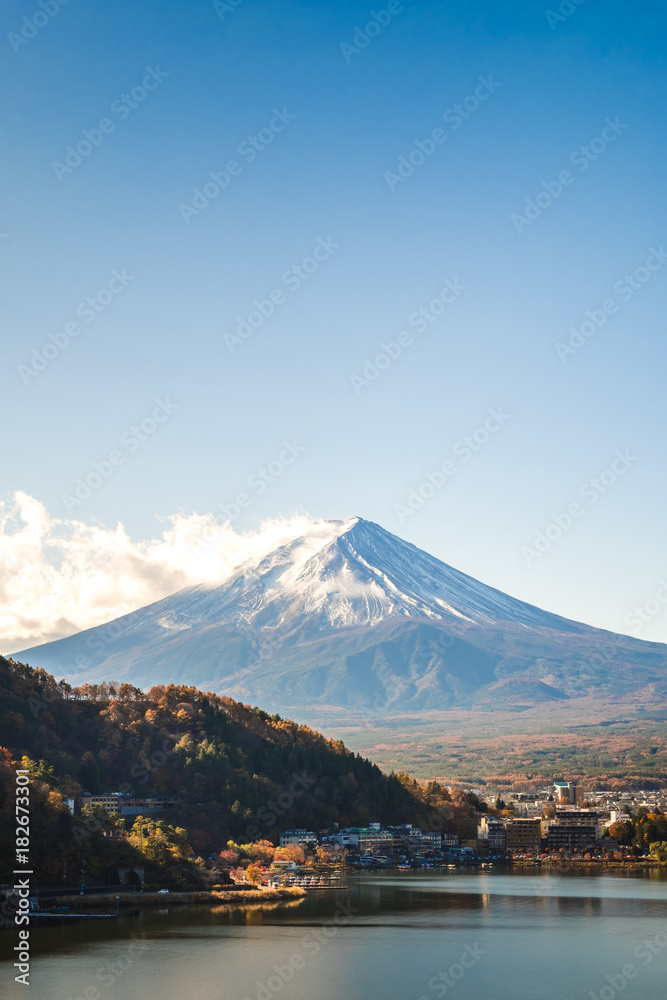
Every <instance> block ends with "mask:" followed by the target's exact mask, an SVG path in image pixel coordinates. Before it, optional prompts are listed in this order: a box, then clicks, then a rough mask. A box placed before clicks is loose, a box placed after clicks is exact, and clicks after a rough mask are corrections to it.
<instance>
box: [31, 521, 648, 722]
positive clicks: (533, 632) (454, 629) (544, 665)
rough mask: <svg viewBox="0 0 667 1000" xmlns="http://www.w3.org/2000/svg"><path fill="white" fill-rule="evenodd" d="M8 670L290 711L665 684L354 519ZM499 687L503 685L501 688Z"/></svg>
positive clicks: (563, 625)
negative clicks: (218, 696)
mask: <svg viewBox="0 0 667 1000" xmlns="http://www.w3.org/2000/svg"><path fill="white" fill-rule="evenodd" d="M15 657H16V659H19V660H24V661H27V662H30V664H31V665H32V666H43V667H45V668H46V669H48V670H50V671H52V672H53V673H55V674H57V675H58V676H59V677H60V676H63V674H64V675H66V676H67V677H68V679H70V680H72V681H74V682H76V683H80V682H81V681H82V680H89V681H93V680H95V681H99V680H102V679H107V680H108V679H112V678H113V679H119V680H128V681H131V682H132V683H135V684H138V685H139V686H141V687H150V685H151V684H155V683H169V682H174V683H188V684H195V685H197V686H199V687H204V688H206V689H209V690H211V689H212V690H217V691H223V692H225V693H229V694H232V695H234V696H235V697H241V698H243V699H244V700H255V701H256V702H257V703H260V704H262V706H263V707H265V708H267V709H273V710H279V711H285V710H288V711H289V712H290V713H291V714H298V712H299V710H300V708H302V707H304V706H307V705H313V704H322V705H324V704H328V705H343V706H350V707H354V706H357V707H358V706H360V705H367V704H368V703H369V702H371V701H373V700H377V699H378V698H381V699H384V701H385V703H391V704H392V705H393V706H395V707H396V708H397V709H399V708H400V709H402V710H404V711H416V710H419V709H421V708H424V707H440V708H442V707H451V706H452V705H455V704H459V705H463V704H465V705H473V704H475V703H476V702H479V703H486V702H488V701H489V700H490V699H492V700H494V702H495V703H497V702H498V700H499V699H500V698H501V697H504V695H503V691H505V690H507V691H510V688H511V690H513V691H515V692H516V691H517V690H519V689H520V690H521V691H524V692H529V691H538V689H539V692H540V699H541V700H543V698H544V695H545V692H547V693H548V692H549V691H551V692H552V695H553V697H554V698H562V697H573V696H578V695H581V694H583V693H591V692H593V693H595V692H597V691H604V692H606V693H607V694H610V693H623V692H628V691H632V690H637V689H639V688H642V687H644V688H646V687H647V685H649V684H650V685H653V686H654V690H658V689H659V688H660V689H661V686H662V687H664V686H665V683H666V682H667V648H666V647H664V646H661V645H659V644H657V643H644V642H641V641H640V640H635V639H631V638H628V637H627V636H616V635H614V634H613V633H610V632H604V631H602V630H599V629H594V628H591V627H589V626H587V625H583V624H580V623H577V622H572V621H568V620H567V619H564V618H561V617H559V616H557V615H552V614H550V613H548V612H546V611H542V610H540V609H539V608H536V607H533V606H532V605H530V604H526V603H524V602H523V601H519V600H516V599H515V598H512V597H508V596H507V595H505V594H503V593H501V592H500V591H497V590H494V589H493V588H491V587H487V586H485V585H484V584H482V583H479V582H478V581H477V580H474V579H472V578H471V577H469V576H466V575H465V574H464V573H461V572H459V571H458V570H455V569H453V568H452V567H450V566H448V565H446V564H445V563H443V562H441V561H440V560H438V559H435V558H434V557H433V556H430V555H429V554H428V553H426V552H423V551H422V550H420V549H418V548H416V547H415V546H414V545H411V544H409V543H408V542H405V541H403V540H402V539H400V538H398V537H396V536H395V535H392V534H390V533H389V532H387V531H385V530H384V529H382V528H381V527H379V526H378V525H376V524H373V523H371V522H369V521H364V520H363V519H361V518H352V519H350V520H347V521H319V522H315V523H313V525H312V527H311V528H310V529H309V530H308V531H307V532H306V533H305V534H304V535H302V536H301V537H299V538H296V539H293V540H291V541H289V542H287V543H285V544H283V545H281V546H279V547H278V548H276V549H274V550H273V551H271V552H269V553H266V554H264V555H263V556H259V557H256V558H253V559H251V560H249V561H248V562H246V563H244V564H243V565H242V566H241V567H240V568H239V569H238V570H237V571H236V573H235V574H234V575H233V576H232V577H231V578H230V579H228V580H226V581H225V583H223V584H221V585H219V586H210V585H206V586H197V587H189V588H187V589H185V590H182V591H179V592H178V593H176V594H173V595H172V596H170V597H167V598H164V599H163V600H161V601H158V602H156V603H154V604H152V605H149V606H148V607H145V608H141V609H139V610H138V611H135V612H132V613H131V614H129V615H125V616H123V617H122V618H119V619H117V620H116V621H114V622H111V623H109V624H107V625H102V626H99V627H98V628H93V629H88V630H87V631H85V632H80V633H77V634H76V635H74V636H70V637H68V638H66V639H60V640H57V641H56V642H51V643H47V644H45V645H43V646H38V647H34V648H33V649H30V650H24V651H22V652H21V653H16V654H15ZM508 678H513V679H514V681H515V682H516V683H515V684H514V686H513V687H512V686H508V685H501V686H500V687H497V685H498V682H501V681H505V680H507V679H508ZM537 681H539V682H540V684H541V685H542V686H541V687H540V686H539V685H536V683H535V682H537ZM519 682H520V683H519ZM494 685H496V687H494ZM517 685H518V686H517ZM656 685H657V686H656ZM388 691H390V692H391V695H388V694H387V692H388ZM489 692H491V693H489ZM508 697H509V695H508Z"/></svg>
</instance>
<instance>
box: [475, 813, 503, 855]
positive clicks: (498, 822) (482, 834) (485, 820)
mask: <svg viewBox="0 0 667 1000" xmlns="http://www.w3.org/2000/svg"><path fill="white" fill-rule="evenodd" d="M477 838H478V840H485V841H486V842H487V844H488V848H489V851H490V852H491V853H493V852H494V851H504V850H505V848H506V847H507V835H506V831H505V822H504V820H502V819H499V818H498V817H497V816H482V818H481V820H480V822H479V826H478V827H477Z"/></svg>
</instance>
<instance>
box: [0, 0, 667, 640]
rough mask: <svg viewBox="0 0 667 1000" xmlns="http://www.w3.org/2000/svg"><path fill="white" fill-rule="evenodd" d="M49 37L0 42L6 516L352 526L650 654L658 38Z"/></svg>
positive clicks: (129, 21)
mask: <svg viewBox="0 0 667 1000" xmlns="http://www.w3.org/2000/svg"><path fill="white" fill-rule="evenodd" d="M45 5H46V8H48V11H51V12H53V11H55V13H53V16H50V14H49V13H48V11H47V13H46V14H45V13H44V12H43V8H40V6H39V5H38V3H37V2H36V0H35V3H34V4H33V3H29V2H17V0H8V2H6V3H5V5H4V7H3V11H2V14H1V15H0V20H1V28H2V30H1V31H0V41H1V42H2V46H3V48H2V59H1V73H2V91H3V94H4V100H3V116H4V136H5V145H6V152H5V156H4V158H3V161H4V165H3V174H4V176H3V184H2V196H1V202H2V204H1V208H0V232H1V233H2V238H0V255H2V269H3V277H4V282H3V284H4V289H3V297H2V299H3V304H2V325H3V330H4V337H3V356H4V362H5V380H4V386H3V389H4V403H5V413H6V420H7V421H8V426H9V429H8V431H7V432H6V433H5V435H3V449H2V451H3V461H2V493H3V495H5V496H6V497H7V496H9V495H10V494H12V493H13V492H14V491H16V490H22V491H25V492H26V493H27V494H29V495H30V496H32V497H34V498H36V499H37V500H39V501H40V502H41V503H42V504H44V505H45V507H46V509H47V510H48V511H49V512H50V514H51V515H52V516H53V517H54V518H68V517H70V518H76V519H79V520H81V521H83V522H85V523H86V524H88V525H94V524H100V525H105V526H107V527H109V528H113V527H114V525H115V524H116V523H117V522H118V521H120V522H122V523H123V524H124V525H125V527H126V528H127V531H128V532H129V534H130V535H131V537H132V538H133V539H135V540H137V541H139V540H142V539H148V538H151V537H153V536H155V535H156V534H158V533H159V531H160V526H159V523H158V521H157V520H156V518H157V517H166V516H169V515H173V514H175V513H177V512H179V511H180V512H183V513H184V514H190V513H192V512H198V513H200V514H205V513H207V512H212V513H215V514H217V515H219V516H220V517H222V515H223V512H222V510H221V508H220V505H221V504H222V505H224V506H225V507H226V508H227V511H228V512H231V513H232V514H233V513H234V508H233V507H231V506H230V505H231V504H233V503H235V502H236V498H237V497H238V494H239V493H241V494H245V496H246V498H247V504H246V506H245V507H244V508H243V509H241V510H240V512H239V514H238V516H237V517H235V518H234V519H233V526H234V528H236V529H238V530H243V531H245V530H249V529H253V528H256V527H257V526H258V525H259V524H260V523H261V522H262V521H263V520H264V519H265V518H268V517H276V516H286V517H288V516H291V515H293V514H295V513H303V512H306V513H309V514H311V515H313V516H314V517H325V518H345V517H348V516H351V515H354V514H359V515H361V516H363V517H366V518H369V519H371V520H374V521H377V522H379V523H380V524H382V525H383V526H384V527H386V528H387V529H389V530H390V531H393V532H395V533H396V534H400V535H402V536H403V537H405V538H408V539H409V540H411V541H413V542H415V543H416V544H417V545H420V546H421V547H423V548H425V549H427V550H429V551H430V552H432V553H433V554H435V555H437V556H439V557H440V558H442V559H444V560H445V561H446V562H449V563H451V564H452V565H454V566H456V567H457V568H459V569H461V570H464V571H465V572H468V573H470V574H471V575H473V576H476V577H478V578H479V579H481V580H483V581H485V582H487V583H490V584H493V585H494V586H497V587H499V588H500V589H502V590H505V591H507V592H509V593H511V594H513V595H515V596H518V597H521V598H523V599H525V600H529V601H531V602H533V603H535V604H538V605H540V606H543V607H546V608H548V609H549V610H552V611H556V612H558V613H561V614H564V615H567V616H569V617H573V618H577V619H580V620H584V621H587V622H590V623H592V624H596V625H601V626H604V627H607V628H612V629H616V630H618V631H630V632H633V634H637V635H641V636H642V637H644V638H654V639H660V640H662V641H667V604H663V602H662V600H661V599H660V598H661V596H662V594H663V590H662V583H661V581H662V580H663V579H667V541H666V536H665V532H664V530H663V520H664V494H665V486H666V481H665V479H666V476H665V461H664V427H665V412H664V411H665V403H664V399H665V393H664V370H665V360H666V358H665V354H666V353H667V348H666V347H665V336H664V290H665V281H666V279H667V266H665V262H666V259H665V257H664V254H663V253H662V249H661V248H662V247H663V243H662V242H661V241H665V244H664V245H667V225H666V219H665V200H664V176H665V136H666V135H667V130H666V129H665V112H664V91H665V65H664V59H663V44H664V42H663V39H664V29H665V21H666V20H667V12H665V10H664V6H663V5H662V4H658V3H657V2H650V3H647V4H645V5H642V7H641V9H632V8H630V7H628V6H627V5H626V4H620V3H616V2H613V0H612V2H608V3H606V4H604V5H603V4H602V3H600V2H599V0H597V2H596V0H585V2H584V3H582V4H580V5H575V4H574V3H568V2H567V0H566V2H565V3H562V4H561V8H562V9H563V10H564V11H566V12H567V11H568V10H570V9H571V10H572V13H569V14H563V15H561V17H562V20H557V19H555V18H554V17H553V16H550V17H548V16H547V12H548V11H549V10H551V11H552V12H556V13H557V12H558V10H559V7H558V5H557V4H553V5H552V6H551V7H549V5H548V4H545V5H542V4H537V3H532V4H531V3H508V4H502V5H498V4H496V3H492V2H490V0H488V2H482V3H478V4H475V5H474V7H472V8H471V7H470V5H469V4H466V3H463V2H458V3H437V2H433V0H415V2H411V3H404V4H398V3H396V2H394V3H393V4H392V8H391V10H393V13H391V16H390V12H389V11H387V6H388V5H387V4H386V3H384V2H382V3H379V4H376V5H375V7H373V6H372V5H367V4H365V3H359V2H355V3H352V2H344V0H343V2H337V3H336V4H333V3H329V2H323V3H320V4H317V5H315V4H312V3H311V4H308V3H305V2H303V3H298V2H288V3H285V4H280V5H273V4H268V3H263V2H260V0H242V2H240V3H238V4H237V5H236V6H233V5H225V4H219V5H218V6H219V7H220V10H217V9H216V7H215V6H214V4H213V3H210V2H204V0H201V2H189V3H185V2H180V0H179V2H177V0H165V2H162V3H160V4H132V3H128V2H126V0H121V2H117V3H115V4H113V5H101V4H94V3H84V2H83V0H70V2H69V3H68V4H67V5H65V6H62V7H59V6H57V0H45ZM225 6H227V7H229V9H225ZM399 8H400V9H399ZM372 11H375V13H376V15H377V16H374V15H373V14H372V13H371V12H372ZM24 18H27V19H28V21H27V22H26V21H24V20H23V19H24ZM47 18H48V20H47ZM33 20H34V24H33V25H32V26H31V23H30V22H31V21H33ZM42 22H45V23H42ZM380 22H384V23H380ZM550 22H551V23H550ZM26 25H27V26H26ZM35 25H36V27H35ZM367 25H370V27H369V28H368V29H367V27H366V26H367ZM357 29H359V30H360V32H361V34H359V33H358V32H357ZM28 35H32V36H33V37H29V38H28V37H26V36H28ZM364 43H365V44H364ZM352 46H354V49H357V51H354V49H353V48H352ZM480 78H482V80H483V81H486V83H480ZM145 82H146V83H147V87H145V88H144V83H145ZM148 87H151V88H152V89H148ZM137 88H138V89H137ZM142 88H143V89H142ZM476 92H477V95H478V96H477V97H475V94H476ZM480 94H483V95H484V97H483V99H480V97H479V95H480ZM123 95H128V96H127V99H126V98H125V97H124V96H123ZM456 105H460V106H461V107H462V108H463V111H464V112H465V116H463V115H461V114H460V112H457V111H456V109H455V106H456ZM466 109H467V110H466ZM103 121H106V124H104V125H102V126H101V125H100V123H101V122H103ZM610 122H611V124H610ZM434 129H435V130H438V129H439V130H440V132H438V133H437V135H438V138H439V140H441V141H438V142H434V141H433V138H432V135H433V130H434ZM84 130H87V131H88V138H86V136H85V134H84ZM252 136H257V137H258V139H257V141H256V143H255V151H254V152H255V155H254V156H253V154H252V152H249V150H251V149H252V144H251V145H248V144H247V143H248V139H249V137H252ZM80 143H83V145H82V146H81V147H80V152H79V153H77V152H76V147H77V145H78V144H80ZM95 143H97V144H95ZM244 143H246V145H243V144H244ZM419 144H421V145H419ZM67 147H72V148H73V150H74V152H72V153H70V158H69V161H67V160H66V159H65V158H66V155H67ZM582 147H584V149H583V151H582ZM420 149H421V152H420ZM77 157H79V158H80V162H77ZM420 157H421V159H420ZM230 161H234V163H235V164H236V166H235V167H232V170H231V172H230V173H229V175H228V177H227V178H226V179H225V178H223V177H222V175H221V174H220V171H224V170H225V169H226V168H227V167H228V165H229V163H230ZM422 161H423V162H422ZM68 163H69V166H68ZM401 163H402V164H403V168H402V169H403V174H404V175H405V176H404V177H402V178H401V179H400V180H397V179H396V178H397V177H398V176H399V173H398V167H399V165H400V164H401ZM406 164H407V165H406ZM63 165H64V166H63ZM65 168H67V169H65ZM564 171H566V172H567V173H566V174H565V175H563V172H564ZM211 172H213V173H214V174H216V173H217V174H218V177H219V178H222V180H220V184H222V183H224V182H225V181H226V183H225V186H224V189H219V187H218V184H217V183H215V182H213V181H212V180H211V177H210V173H211ZM559 175H561V180H559V179H558V178H559ZM563 176H565V180H563ZM561 181H562V183H561ZM206 184H209V188H208V189H205V187H204V186H205V185H206ZM545 185H546V187H545ZM195 189H199V190H200V191H201V192H202V194H200V195H199V196H197V195H196V194H195ZM206 190H208V192H209V194H211V195H212V196H211V197H210V198H208V199H207V195H206V194H205V193H204V191H206ZM196 198H198V200H194V201H193V199H196ZM527 199H530V200H531V202H532V207H531V204H530V203H527ZM207 201H208V203H207ZM193 206H199V207H197V208H196V212H192V211H189V210H188V207H190V208H192V207H193ZM526 212H528V215H527V214H526ZM529 215H532V219H530V218H528V216H529ZM316 248H319V249H318V251H317V254H316V255H315V256H314V255H313V254H314V251H315V250H316ZM318 257H319V258H320V259H318ZM295 268H296V270H294V269H295ZM114 272H116V274H115V276H114ZM447 281H449V282H450V285H449V288H450V293H447V291H446V289H447V287H448V286H446V284H445V283H446V282H447ZM451 287H454V288H455V289H457V292H456V294H455V295H454V294H452V293H451ZM443 288H444V289H445V299H446V300H448V299H451V300H452V301H445V302H444V303H443V301H442V298H441V297H440V296H441V294H442V291H443ZM272 293H273V296H274V302H273V303H271V295H272ZM91 296H92V297H93V299H94V303H93V305H89V306H88V307H86V304H85V302H86V299H88V298H89V297H91ZM256 302H259V303H260V310H261V309H263V310H264V312H265V313H269V312H271V305H273V310H272V312H271V315H268V316H266V318H265V317H262V316H261V315H259V316H258V315H255V316H254V317H253V322H255V323H256V326H255V327H254V328H251V327H243V326H241V329H242V330H246V331H248V330H252V333H251V336H249V337H247V338H246V339H243V338H242V337H240V336H239V334H238V329H239V324H240V323H241V322H242V321H243V320H246V321H247V319H248V317H249V315H250V314H251V313H256V312H257V306H256V305H255V303H256ZM81 303H83V305H81ZM267 303H268V304H267ZM605 303H606V304H607V306H608V309H607V310H605V307H604V304H605ZM420 309H424V310H426V311H427V313H426V315H427V316H428V319H426V320H424V319H423V317H424V313H422V322H421V323H420V322H419V317H418V316H416V315H415V314H418V312H419V310H420ZM91 310H93V311H91ZM587 311H588V312H589V313H591V314H592V317H591V316H588V315H587ZM436 313H437V314H438V315H436ZM91 316H94V319H92V320H91V319H90V317H91ZM411 318H412V322H411ZM586 322H588V324H589V325H588V326H587V327H585V329H586V330H587V331H588V332H589V333H591V332H592V336H584V335H583V334H581V333H579V334H578V335H577V334H576V333H575V334H574V335H573V333H572V330H571V328H572V327H574V328H575V329H580V328H581V327H582V324H584V323H586ZM67 324H70V326H69V327H67ZM422 328H423V329H422ZM68 330H69V331H70V333H68V332H67V331H68ZM75 330H76V331H77V332H76V333H75V334H74V335H71V333H72V331H75ZM49 334H52V335H53V338H54V339H49ZM225 335H227V336H225ZM399 337H402V340H400V339H398V338H399ZM571 337H574V339H573V341H572V344H574V345H581V346H574V347H572V345H571V344H569V339H570V338H571ZM383 342H384V343H385V344H388V345H389V355H387V353H386V351H385V349H384V348H382V347H381V344H382V343H383ZM394 344H396V345H398V346H397V347H394V346H393V345H394ZM558 344H561V345H565V347H561V348H560V349H558V348H557V345H558ZM44 345H51V346H50V347H49V348H48V351H47V354H48V355H50V357H46V358H45V356H44V354H43V353H42V348H43V347H44ZM398 347H400V354H399V353H398ZM33 350H35V351H36V352H37V354H33ZM392 352H393V354H395V355H397V356H395V357H391V356H390V355H391V354H392ZM378 355H381V357H380V360H379V367H378V366H375V367H370V368H366V377H365V376H364V367H365V364H366V361H367V359H370V360H371V365H372V366H374V365H375V361H374V359H376V357H377V356H378ZM40 357H41V358H42V361H40V360H39V359H40ZM382 366H384V367H382ZM38 368H41V370H37V369H38ZM369 372H370V375H371V378H369V377H367V376H368V373H369ZM374 373H377V377H373V376H374ZM364 381H365V382H366V383H367V384H364ZM156 400H160V401H161V403H158V402H156ZM163 404H164V405H163ZM161 405H163V408H162V409H159V407H160V406H161ZM156 408H157V409H158V411H159V417H160V420H159V421H158V420H157V419H154V418H153V416H152V414H153V413H154V411H155V410H156ZM499 409H500V412H501V413H502V414H503V415H504V416H503V417H502V419H501V420H498V418H497V413H498V411H499ZM490 410H494V411H496V418H495V419H494V418H489V411H490ZM165 414H166V415H165ZM10 415H11V416H10ZM489 419H490V424H488V425H487V426H486V427H485V421H489ZM142 421H143V422H144V431H141V426H142ZM133 427H135V428H136V427H139V428H140V432H139V433H138V432H136V431H133V430H132V428H133ZM490 427H493V428H494V429H493V430H490V429H489V428H490ZM466 435H468V436H472V440H473V442H474V444H475V447H474V448H470V449H469V450H468V446H467V445H466V444H465V436H466ZM475 435H476V437H475ZM285 442H288V443H290V445H291V448H292V451H291V452H290V451H286V450H285ZM293 453H296V454H295V455H294V454H293ZM617 453H620V455H621V456H625V457H624V458H622V459H621V458H618V457H617ZM110 455H115V456H116V458H115V459H111V460H110V459H109V456H110ZM281 456H282V457H281ZM466 456H467V457H466ZM290 457H291V458H293V460H292V461H287V459H288V458H290ZM448 461H449V462H450V463H451V465H450V466H447V469H449V470H450V472H448V473H447V474H443V475H444V480H445V481H444V483H443V484H442V485H436V486H433V485H432V484H431V483H430V481H429V480H428V474H429V473H430V474H431V480H432V481H433V480H435V481H436V484H437V483H439V480H440V478H441V477H440V476H439V475H438V474H437V470H438V469H442V468H443V466H444V463H447V462H448ZM96 463H97V466H100V465H101V467H102V468H103V469H105V470H106V469H107V465H106V464H105V463H110V467H111V473H110V474H109V475H108V478H104V481H103V482H102V483H101V485H100V486H99V488H98V487H95V488H94V489H92V490H90V495H89V496H87V497H85V498H84V499H83V500H81V501H80V502H75V503H73V502H72V500H71V498H72V497H74V500H75V501H76V500H77V497H76V496H75V493H74V490H75V486H76V483H77V480H78V479H79V478H83V479H85V478H86V477H88V476H90V475H94V473H95V470H96ZM269 463H274V464H273V465H272V466H269ZM262 468H272V469H273V472H274V473H276V474H275V475H273V474H272V473H271V472H267V474H266V475H263V474H262V473H259V474H258V473H257V470H258V469H262ZM452 468H453V471H452ZM601 474H602V479H601V480H600V479H598V477H599V476H600V475H601ZM595 480H597V485H596V484H595V482H594V481H595ZM93 482H96V480H95V479H93ZM259 483H263V485H264V488H263V489H261V488H260V486H259V485H258V484H259ZM425 483H429V485H430V489H429V486H424V484H425ZM586 484H588V486H587V485H586ZM591 484H592V485H591ZM420 489H421V494H420ZM411 491H414V492H413V493H411ZM431 494H432V495H431ZM68 497H69V498H70V499H69V500H68V499H67V498H68ZM410 497H412V498H413V501H412V502H413V506H414V507H418V508H419V509H414V510H412V509H411V508H410V507H409V505H408V500H409V498H410ZM415 497H417V498H418V499H416V500H415ZM419 499H421V500H423V501H424V502H423V504H422V505H421V506H420V504H419ZM572 505H575V508H574V509H575V510H576V513H572V512H571V513H570V514H568V513H567V511H568V508H571V507H572ZM554 516H555V517H556V518H557V519H558V521H559V522H560V526H559V525H558V523H556V526H555V527H549V526H550V525H553V524H554V523H555V522H553V518H554ZM568 518H569V522H568ZM563 526H565V527H563ZM548 528H549V531H547V529H548ZM539 532H542V533H543V537H544V541H542V542H541V543H540V544H541V546H542V551H540V550H539V545H538V546H537V547H536V539H537V536H538V533H539ZM656 595H658V596H656ZM664 597H665V600H666V601H667V587H665V589H664ZM638 606H639V607H641V608H645V609H647V610H645V611H644V617H645V621H643V622H641V623H640V625H637V624H636V616H635V625H634V626H631V625H630V620H629V618H628V616H629V615H630V614H633V615H634V611H633V609H634V608H636V607H638Z"/></svg>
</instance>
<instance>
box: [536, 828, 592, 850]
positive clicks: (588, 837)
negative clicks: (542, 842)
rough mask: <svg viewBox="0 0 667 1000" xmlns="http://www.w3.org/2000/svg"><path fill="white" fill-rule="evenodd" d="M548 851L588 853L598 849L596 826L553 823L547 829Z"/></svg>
mask: <svg viewBox="0 0 667 1000" xmlns="http://www.w3.org/2000/svg"><path fill="white" fill-rule="evenodd" d="M546 840H547V850H548V851H559V850H564V851H568V852H572V851H587V850H593V849H594V848H595V847H596V840H597V834H596V828H595V825H594V824H590V825H588V826H584V824H582V823H551V824H550V825H549V827H548V829H547V837H546Z"/></svg>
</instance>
